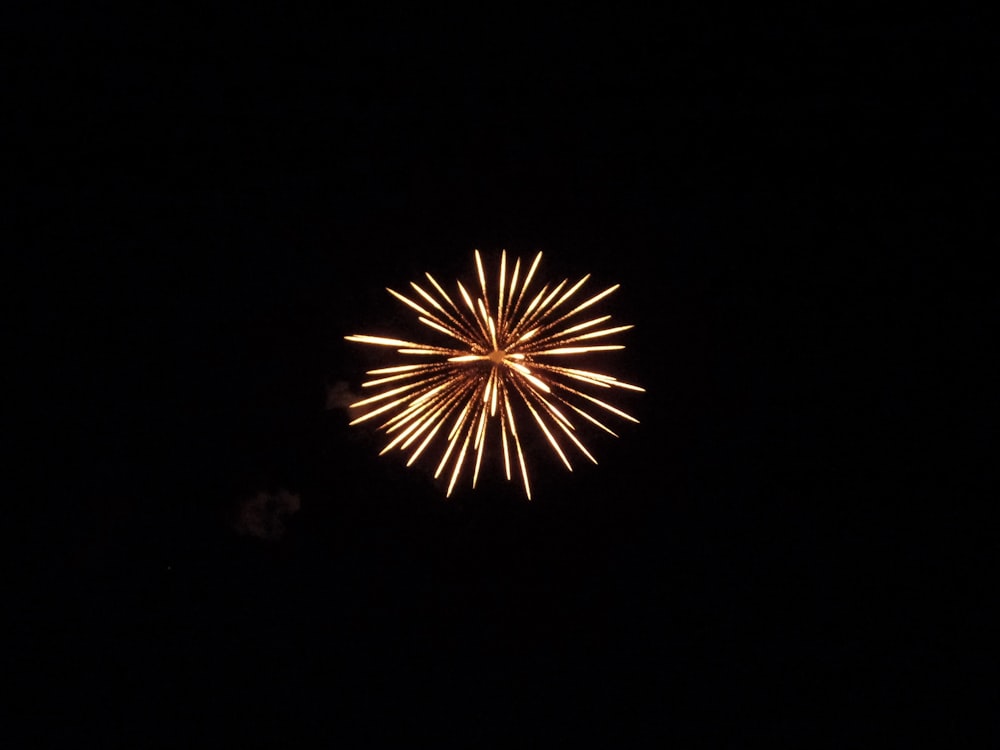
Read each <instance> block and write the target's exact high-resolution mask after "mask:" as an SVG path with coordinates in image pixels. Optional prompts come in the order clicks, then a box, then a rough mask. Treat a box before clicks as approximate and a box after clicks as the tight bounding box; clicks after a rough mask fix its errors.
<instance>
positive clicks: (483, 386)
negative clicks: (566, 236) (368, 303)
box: [344, 250, 644, 500]
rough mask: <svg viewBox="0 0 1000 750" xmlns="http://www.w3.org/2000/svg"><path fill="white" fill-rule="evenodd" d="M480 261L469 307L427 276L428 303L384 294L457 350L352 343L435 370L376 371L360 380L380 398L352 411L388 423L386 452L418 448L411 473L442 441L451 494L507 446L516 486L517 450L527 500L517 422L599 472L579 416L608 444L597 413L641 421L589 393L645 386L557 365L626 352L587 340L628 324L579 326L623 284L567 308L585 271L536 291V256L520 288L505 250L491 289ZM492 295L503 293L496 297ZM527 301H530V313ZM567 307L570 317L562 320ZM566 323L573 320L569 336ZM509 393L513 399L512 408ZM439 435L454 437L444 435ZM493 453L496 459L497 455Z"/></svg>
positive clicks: (382, 341)
mask: <svg viewBox="0 0 1000 750" xmlns="http://www.w3.org/2000/svg"><path fill="white" fill-rule="evenodd" d="M474 259H475V271H476V281H477V282H478V290H479V294H478V295H477V296H475V297H474V296H473V295H472V294H471V293H470V291H469V289H476V285H473V286H471V287H467V286H465V285H463V284H462V282H461V281H457V282H456V287H457V289H458V294H459V297H460V298H461V300H462V302H464V303H465V308H467V309H463V308H462V307H461V306H459V305H457V304H456V303H455V301H454V300H453V299H452V297H450V296H449V295H448V293H447V292H445V290H444V288H443V287H442V286H441V285H440V284H438V282H437V281H435V279H434V277H432V276H431V275H430V274H429V273H427V274H425V276H426V277H427V280H428V281H429V282H430V285H431V288H432V289H433V291H429V290H427V289H424V288H421V287H420V286H418V285H417V284H416V283H413V282H411V283H410V286H411V287H412V288H413V290H414V291H415V292H416V293H417V294H418V295H419V298H420V299H421V302H422V303H423V304H420V303H417V302H416V301H414V300H413V299H411V298H409V297H407V296H405V295H403V294H400V293H399V292H396V291H394V290H392V289H388V291H389V293H390V294H391V295H392V296H393V297H395V298H396V299H397V300H398V301H400V302H401V303H403V304H404V305H406V306H407V307H408V308H410V309H411V310H413V311H414V312H416V313H417V319H418V320H419V322H420V323H422V324H423V325H425V326H427V328H429V329H431V330H432V331H435V332H437V333H438V334H440V335H441V336H444V337H447V339H448V340H449V341H451V345H439V344H430V343H419V342H414V341H406V340H402V339H397V338H391V337H385V336H370V335H367V334H355V335H351V336H345V337H344V338H345V339H347V340H348V341H351V342H354V343H360V344H368V345H373V346H381V347H390V348H394V349H395V350H396V353H397V354H400V355H404V356H406V357H413V356H417V357H421V358H426V357H433V358H436V359H435V361H433V362H429V363H427V362H425V363H421V364H396V365H392V366H388V367H381V368H378V369H374V370H369V371H368V373H367V374H368V375H371V376H382V377H375V379H373V380H369V381H367V382H365V383H363V384H362V387H364V388H376V389H382V390H379V391H378V392H377V393H375V394H374V395H372V396H370V397H368V398H365V399H362V400H361V401H358V402H356V403H354V404H351V407H350V408H351V409H361V410H362V413H361V414H359V415H358V416H357V417H355V418H354V419H353V420H352V421H351V424H352V425H353V424H358V423H359V422H364V421H366V420H369V419H371V418H372V417H375V416H378V415H386V416H388V419H387V420H386V421H384V422H383V423H382V424H381V425H379V428H378V429H380V430H382V431H384V432H385V433H386V434H387V435H389V436H390V438H391V439H390V440H389V442H388V443H387V444H386V445H385V447H384V448H383V449H382V453H388V452H390V451H392V450H394V449H399V450H403V451H409V450H410V449H411V448H412V447H413V445H414V443H416V442H417V441H419V445H417V446H416V448H414V449H413V450H412V453H410V455H409V458H408V460H407V462H406V464H407V466H410V465H412V464H413V463H414V462H416V461H417V459H418V458H419V457H420V456H421V455H422V454H423V453H424V451H425V450H426V449H428V448H430V447H431V446H432V445H435V444H440V442H441V441H444V446H443V452H442V453H441V455H440V458H439V460H438V464H437V468H436V470H435V472H434V476H435V478H437V477H439V476H440V475H441V474H442V473H443V472H444V470H445V469H446V468H447V467H448V466H449V464H450V467H451V468H450V471H449V478H448V487H447V493H446V494H447V495H448V496H450V495H451V493H452V491H453V490H454V488H455V486H456V484H457V483H458V481H459V478H460V477H461V476H462V475H463V469H464V468H465V465H466V463H467V462H469V461H472V463H473V466H472V480H471V481H472V486H473V487H475V486H476V483H477V480H478V478H479V474H480V469H481V467H482V465H483V459H484V456H485V455H486V454H487V450H488V449H487V446H495V445H498V444H499V445H500V448H501V452H502V458H503V467H504V473H505V476H506V478H507V480H508V481H510V480H511V477H512V471H511V463H512V462H511V455H510V454H511V447H513V451H514V453H515V454H516V456H517V463H518V467H519V468H520V473H521V480H522V482H523V485H524V494H525V496H526V497H527V498H528V499H529V500H530V499H531V483H530V481H529V479H528V464H527V460H526V458H525V447H524V445H523V444H522V436H521V435H519V433H518V422H520V423H521V425H523V424H531V423H532V422H533V423H534V424H535V425H536V426H537V427H538V430H539V432H540V433H541V434H542V435H543V436H544V437H545V442H546V443H547V444H548V445H549V446H550V447H551V449H552V451H553V453H555V454H556V456H557V457H558V458H559V459H560V461H561V463H563V464H564V465H565V466H566V468H567V469H569V470H570V471H572V466H571V465H570V462H569V458H568V457H567V455H566V452H565V451H564V449H563V443H562V442H561V441H562V440H568V441H569V442H571V443H573V444H574V445H575V446H576V448H577V449H578V450H579V451H580V452H581V453H583V455H584V456H586V457H587V458H588V459H589V460H590V461H592V462H594V463H595V464H596V463H597V459H596V458H594V456H593V455H592V454H591V452H590V451H589V450H588V449H587V448H586V447H585V446H584V444H583V439H582V438H583V435H582V434H581V433H580V432H579V430H578V429H577V425H576V424H574V421H573V420H575V419H576V417H577V416H579V417H582V418H583V419H584V420H585V421H586V423H589V424H592V425H594V426H596V427H598V428H600V429H601V430H603V431H605V432H607V433H610V434H611V435H615V432H614V431H613V430H611V428H609V427H608V426H607V425H605V424H603V423H602V422H601V421H600V420H599V419H598V418H597V417H596V416H595V415H594V413H593V407H595V406H596V407H599V409H600V410H603V411H605V412H609V413H611V414H614V415H615V416H617V417H620V418H621V419H625V420H627V421H630V422H638V420H637V419H636V418H635V417H633V416H632V415H630V414H628V413H626V412H625V411H623V410H621V409H619V408H617V407H616V406H613V405H612V404H610V403H608V402H607V401H605V400H603V399H600V398H597V397H595V396H593V395H591V394H589V393H586V392H584V390H581V389H583V388H590V389H598V390H603V391H605V392H606V391H608V390H611V389H615V388H620V389H622V390H627V391H633V392H635V391H638V392H643V391H644V389H643V388H641V387H640V386H637V385H633V384H631V383H625V382H623V381H620V380H618V379H617V378H615V377H613V376H612V375H607V374H605V373H600V372H594V371H591V370H588V369H579V368H576V367H567V366H562V365H559V364H555V363H553V361H552V360H553V359H557V358H559V357H569V358H570V359H576V360H577V361H579V358H580V357H581V356H583V357H584V358H585V359H586V356H587V355H601V354H602V353H604V352H609V351H617V350H619V349H624V348H625V347H624V345H623V344H609V343H602V344H599V345H598V344H590V343H589V342H590V340H592V339H606V338H607V337H612V336H617V335H618V334H621V333H624V332H625V331H627V330H629V329H631V328H632V326H631V325H622V326H612V327H608V328H598V329H597V330H588V329H594V328H596V327H597V326H600V325H601V324H602V323H606V322H607V321H608V320H610V318H611V316H610V315H607V314H605V315H599V316H598V317H594V318H591V319H588V320H584V321H582V322H574V321H573V320H572V319H573V318H574V317H575V316H576V315H578V314H579V313H580V312H582V311H583V310H586V309H588V308H590V307H592V306H593V305H595V304H597V303H598V302H600V301H602V300H604V299H605V298H607V297H608V296H609V295H610V294H612V293H613V292H615V291H616V290H617V289H618V288H619V285H617V284H615V285H614V286H612V287H609V288H608V289H605V290H604V291H602V292H600V293H598V294H595V295H593V296H590V297H588V298H587V299H585V300H584V301H583V302H581V303H579V304H576V303H575V302H570V300H571V299H572V298H573V297H574V296H575V295H576V294H577V292H579V291H580V290H581V289H582V288H583V287H584V286H585V285H586V283H587V281H588V280H589V279H590V275H589V274H587V275H586V276H584V277H583V278H581V279H580V280H579V281H577V282H576V283H574V284H572V285H571V286H569V288H568V289H566V291H563V290H564V289H565V288H566V285H567V284H568V283H569V280H568V279H564V280H562V281H561V282H559V283H558V284H556V285H555V286H551V285H550V284H543V285H542V287H541V289H540V290H539V291H537V292H535V291H529V289H530V287H531V284H532V281H533V280H534V277H535V272H536V271H537V269H538V267H539V264H540V263H541V260H542V253H541V252H539V253H538V254H537V255H536V256H535V258H534V260H533V261H532V263H531V265H530V266H529V267H528V271H527V272H526V273H525V274H524V275H523V279H522V277H521V270H522V269H521V259H520V258H517V259H515V260H514V263H513V268H512V269H511V271H510V274H509V275H508V263H507V251H506V250H504V251H502V252H501V255H500V263H499V274H498V276H497V283H496V285H495V286H494V285H492V284H487V277H486V271H485V268H484V264H483V259H482V256H481V255H480V253H479V251H478V250H475V251H474ZM491 292H492V293H495V297H493V298H492V299H491ZM526 300H530V301H528V302H527V305H526V306H524V309H523V310H522V305H523V303H525V301H526ZM566 303H568V304H566ZM574 305H575V306H574ZM564 308H568V311H566V312H563V309H564ZM494 311H495V315H494V314H493V312H494ZM564 323H567V325H566V326H565V327H563V324H564ZM584 331H586V332H584ZM571 384H572V385H571ZM513 395H516V396H517V398H516V399H515V400H513V401H512V396H513ZM383 402H387V403H383ZM515 405H516V407H517V410H518V411H520V412H521V413H522V414H521V415H522V416H525V415H530V416H531V419H527V420H525V419H521V418H520V417H518V416H516V415H515ZM571 417H572V419H571ZM494 424H496V426H497V429H498V430H499V433H500V440H499V441H497V442H493V441H492V440H491V439H488V432H489V431H490V429H491V428H492V425H494ZM442 427H444V428H446V429H444V430H442ZM435 441H437V442H435ZM489 450H490V451H495V448H489ZM472 454H474V457H473V455H472Z"/></svg>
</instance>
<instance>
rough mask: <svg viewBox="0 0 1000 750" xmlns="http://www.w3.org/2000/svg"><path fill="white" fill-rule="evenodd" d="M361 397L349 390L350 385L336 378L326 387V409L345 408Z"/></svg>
mask: <svg viewBox="0 0 1000 750" xmlns="http://www.w3.org/2000/svg"><path fill="white" fill-rule="evenodd" d="M362 398H363V397H362V396H360V395H359V394H357V393H354V391H352V390H351V386H350V385H349V384H348V383H347V382H346V381H343V380H338V381H337V382H336V383H334V384H333V385H331V386H328V387H327V389H326V408H327V409H346V408H347V407H348V406H350V405H351V404H353V403H354V402H356V401H360V400H361V399H362Z"/></svg>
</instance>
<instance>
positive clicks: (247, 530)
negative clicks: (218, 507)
mask: <svg viewBox="0 0 1000 750" xmlns="http://www.w3.org/2000/svg"><path fill="white" fill-rule="evenodd" d="M301 506H302V500H301V498H300V497H299V496H298V494H296V493H294V492H289V491H288V490H285V489H280V490H278V491H277V492H263V491H262V492H258V493H257V494H256V495H253V496H252V497H249V498H247V499H245V500H243V501H242V502H241V503H240V504H239V506H238V508H237V510H236V514H235V517H234V519H233V530H234V531H235V532H236V533H237V534H239V535H240V536H249V537H254V538H257V539H264V540H266V541H277V540H278V539H281V537H282V536H284V534H285V522H286V520H287V519H288V518H289V516H291V515H292V514H293V513H296V512H297V511H298V510H299V508H300V507H301Z"/></svg>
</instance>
